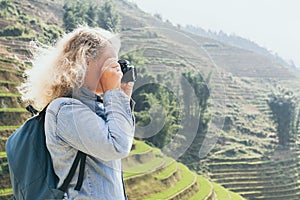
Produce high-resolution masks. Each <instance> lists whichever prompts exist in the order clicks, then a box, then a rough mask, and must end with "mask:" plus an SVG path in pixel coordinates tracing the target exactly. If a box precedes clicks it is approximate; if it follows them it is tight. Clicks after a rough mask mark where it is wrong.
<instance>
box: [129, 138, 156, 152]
mask: <svg viewBox="0 0 300 200" xmlns="http://www.w3.org/2000/svg"><path fill="white" fill-rule="evenodd" d="M133 146H134V149H133V150H131V152H130V154H140V153H145V152H147V151H149V150H150V149H151V148H150V146H149V145H147V144H145V143H144V142H141V141H138V140H134V142H133Z"/></svg>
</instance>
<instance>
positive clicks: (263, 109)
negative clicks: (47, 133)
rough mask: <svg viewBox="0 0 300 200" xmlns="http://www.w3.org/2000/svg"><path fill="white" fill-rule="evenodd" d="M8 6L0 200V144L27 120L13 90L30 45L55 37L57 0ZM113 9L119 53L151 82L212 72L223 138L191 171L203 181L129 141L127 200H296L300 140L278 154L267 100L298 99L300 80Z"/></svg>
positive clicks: (259, 59) (4, 170) (130, 9)
mask: <svg viewBox="0 0 300 200" xmlns="http://www.w3.org/2000/svg"><path fill="white" fill-rule="evenodd" d="M11 2H13V5H14V7H11V8H10V9H11V11H14V12H11V13H8V14H7V15H9V16H10V15H11V16H10V17H8V18H0V27H1V29H2V28H3V29H4V28H5V27H8V26H11V25H18V26H23V27H25V28H27V29H26V30H27V31H25V32H24V33H23V34H22V35H20V36H10V37H0V86H1V87H0V101H1V108H0V119H1V120H0V196H1V198H2V199H7V197H8V196H10V194H11V188H10V183H9V174H8V167H7V159H6V154H5V141H6V139H7V137H8V136H9V135H10V134H11V133H12V132H13V131H14V130H15V129H16V128H17V127H19V126H20V125H21V124H22V122H24V120H25V119H26V118H27V117H28V116H29V114H27V112H26V111H25V110H24V107H25V105H24V104H23V103H21V102H20V95H19V94H18V92H17V90H16V86H17V85H18V84H19V83H20V82H21V81H22V71H23V70H24V68H26V67H28V66H29V63H28V62H27V58H28V56H30V52H29V51H28V49H29V42H28V41H30V40H31V39H32V38H36V36H37V35H39V36H38V37H37V38H39V39H40V38H48V37H49V34H53V33H52V31H50V30H52V29H53V30H55V32H56V33H58V34H59V33H61V30H62V29H61V28H60V26H61V25H62V13H63V12H62V4H61V2H62V1H60V0H56V1H47V2H46V3H45V2H44V1H42V0H35V1H27V0H21V1H11ZM114 3H115V4H116V6H117V8H118V10H119V12H120V13H121V15H122V27H123V32H122V34H121V38H122V41H123V44H122V45H123V46H122V51H121V54H125V53H127V52H131V51H137V52H140V53H141V54H142V55H143V56H144V57H145V58H146V63H145V65H147V66H148V68H149V69H150V72H151V73H154V74H160V73H161V72H165V71H175V72H179V71H180V69H182V68H189V69H193V70H194V72H195V73H200V74H201V75H203V76H204V77H208V75H209V74H210V78H211V79H210V82H209V88H210V91H211V105H210V107H209V109H210V112H211V115H212V116H215V117H217V118H218V119H219V121H220V122H221V125H222V127H221V129H222V130H218V132H216V133H215V134H216V135H215V137H217V143H216V144H212V145H211V151H210V152H209V154H207V155H205V156H204V157H203V158H202V160H201V163H200V168H201V170H199V172H198V173H199V174H203V175H204V176H200V175H196V174H195V173H194V172H191V171H189V170H188V169H187V168H186V167H185V166H184V165H183V164H181V163H177V162H176V161H174V160H173V159H172V158H168V157H165V156H164V155H162V153H161V152H160V151H159V150H157V149H154V148H150V147H149V146H147V145H146V144H144V143H142V142H140V141H136V144H135V145H134V148H133V150H132V152H131V155H130V156H129V157H128V158H127V159H125V160H124V171H125V172H124V176H125V183H126V187H127V193H128V195H129V197H130V199H195V200H198V199H220V200H227V199H241V197H240V196H239V195H238V194H237V193H239V194H241V195H242V196H244V197H245V198H247V199H265V200H267V199H268V200H271V199H274V200H276V199H283V200H293V199H295V200H296V199H297V200H298V199H300V194H299V188H300V185H299V181H298V180H299V172H300V165H299V143H300V140H299V138H298V136H297V135H295V138H294V139H293V143H291V144H290V146H289V147H288V148H281V147H279V146H278V136H277V133H276V129H275V125H274V123H273V122H272V120H271V119H270V114H271V112H270V109H269V107H268V105H267V102H266V101H267V99H268V95H269V94H270V93H271V91H272V90H273V89H274V85H275V84H280V85H282V86H283V87H286V88H289V89H291V90H292V91H294V92H295V93H298V94H299V92H300V89H299V80H300V79H299V73H298V72H297V71H295V70H294V69H290V68H287V67H285V66H282V65H281V64H278V63H274V61H270V60H268V59H267V58H265V57H263V56H261V55H257V54H256V53H254V52H251V51H247V50H243V49H239V48H236V47H231V46H229V45H226V44H223V43H220V42H216V41H214V40H212V39H210V38H204V37H200V36H196V35H192V34H190V33H185V32H182V31H181V30H180V29H178V28H175V27H173V26H172V25H170V24H167V23H164V22H162V21H160V20H158V19H156V18H154V17H152V16H151V15H149V14H147V13H144V12H142V11H140V10H138V9H137V8H136V7H135V6H134V5H133V4H130V3H128V2H126V1H118V0H115V1H114ZM16 13H19V14H20V15H21V16H22V18H21V19H19V18H17V14H16ZM1 16H2V15H1ZM41 35H43V37H42V36H41ZM223 122H224V124H222V123H223ZM223 125H224V126H223ZM199 148H200V147H199ZM187 164H188V163H187ZM204 177H209V178H210V179H206V178H204ZM221 185H222V186H224V187H226V188H228V189H230V190H232V191H235V192H236V193H233V192H231V191H230V190H227V189H224V188H223V187H222V186H221Z"/></svg>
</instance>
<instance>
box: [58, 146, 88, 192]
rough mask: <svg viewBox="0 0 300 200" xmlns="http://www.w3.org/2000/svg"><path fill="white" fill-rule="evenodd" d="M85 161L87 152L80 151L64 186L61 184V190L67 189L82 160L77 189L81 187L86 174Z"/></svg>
mask: <svg viewBox="0 0 300 200" xmlns="http://www.w3.org/2000/svg"><path fill="white" fill-rule="evenodd" d="M85 161H86V154H85V153H83V152H81V151H78V152H77V155H76V157H75V160H74V162H73V164H72V167H71V169H70V171H69V174H68V175H67V177H66V179H65V180H64V182H63V184H62V186H60V187H59V188H58V189H59V190H61V191H63V192H66V191H67V189H68V186H69V184H70V182H71V180H72V178H73V176H74V174H75V171H76V169H77V166H78V164H79V162H80V167H79V175H78V180H77V184H76V187H75V190H77V191H79V190H80V189H81V186H82V182H83V176H84V168H85Z"/></svg>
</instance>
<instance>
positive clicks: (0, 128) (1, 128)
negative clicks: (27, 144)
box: [0, 126, 20, 131]
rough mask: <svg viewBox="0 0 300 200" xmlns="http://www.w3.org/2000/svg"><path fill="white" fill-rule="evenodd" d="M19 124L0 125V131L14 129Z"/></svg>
mask: <svg viewBox="0 0 300 200" xmlns="http://www.w3.org/2000/svg"><path fill="white" fill-rule="evenodd" d="M19 127H20V126H0V131H4V130H5V131H6V130H16V129H17V128H19Z"/></svg>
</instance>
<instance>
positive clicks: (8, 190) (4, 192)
mask: <svg viewBox="0 0 300 200" xmlns="http://www.w3.org/2000/svg"><path fill="white" fill-rule="evenodd" d="M12 192H13V190H12V188H5V189H0V195H2V194H12Z"/></svg>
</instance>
